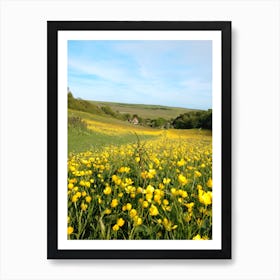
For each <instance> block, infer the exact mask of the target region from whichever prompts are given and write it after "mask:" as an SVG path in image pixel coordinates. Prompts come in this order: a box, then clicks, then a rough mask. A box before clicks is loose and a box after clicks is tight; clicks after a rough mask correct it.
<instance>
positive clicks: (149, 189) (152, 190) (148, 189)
mask: <svg viewBox="0 0 280 280" xmlns="http://www.w3.org/2000/svg"><path fill="white" fill-rule="evenodd" d="M154 190H155V188H154V187H153V186H151V185H148V186H147V188H146V193H148V194H152V193H153V192H154Z"/></svg>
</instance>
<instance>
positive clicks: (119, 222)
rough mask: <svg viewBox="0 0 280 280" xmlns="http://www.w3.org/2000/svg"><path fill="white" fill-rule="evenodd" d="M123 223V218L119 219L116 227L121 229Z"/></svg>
mask: <svg viewBox="0 0 280 280" xmlns="http://www.w3.org/2000/svg"><path fill="white" fill-rule="evenodd" d="M124 223H125V221H124V219H123V218H119V219H118V220H117V225H118V226H119V227H122V226H123V225H124Z"/></svg>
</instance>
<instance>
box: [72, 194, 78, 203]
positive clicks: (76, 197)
mask: <svg viewBox="0 0 280 280" xmlns="http://www.w3.org/2000/svg"><path fill="white" fill-rule="evenodd" d="M78 199H79V197H78V196H77V195H75V194H74V195H73V196H72V202H77V201H78Z"/></svg>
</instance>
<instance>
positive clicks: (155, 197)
mask: <svg viewBox="0 0 280 280" xmlns="http://www.w3.org/2000/svg"><path fill="white" fill-rule="evenodd" d="M160 198H161V197H160V195H158V194H156V195H155V196H154V201H155V202H157V203H160Z"/></svg>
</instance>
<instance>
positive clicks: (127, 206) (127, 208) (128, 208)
mask: <svg viewBox="0 0 280 280" xmlns="http://www.w3.org/2000/svg"><path fill="white" fill-rule="evenodd" d="M131 208H132V205H131V203H127V204H126V210H127V211H130V210H131Z"/></svg>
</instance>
